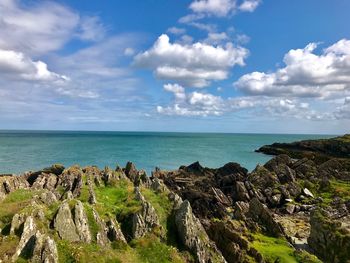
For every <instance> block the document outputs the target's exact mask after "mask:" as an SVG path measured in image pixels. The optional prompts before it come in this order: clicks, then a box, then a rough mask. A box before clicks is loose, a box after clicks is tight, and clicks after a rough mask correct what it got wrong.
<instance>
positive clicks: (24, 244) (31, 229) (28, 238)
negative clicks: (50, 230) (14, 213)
mask: <svg viewBox="0 0 350 263" xmlns="http://www.w3.org/2000/svg"><path fill="white" fill-rule="evenodd" d="M36 231H37V228H36V224H35V222H34V219H33V217H31V216H28V217H27V218H26V221H25V223H24V226H23V232H22V235H21V239H20V241H19V244H18V246H17V248H16V252H15V254H14V255H13V256H12V261H13V262H15V261H16V260H17V259H18V257H19V256H20V255H22V254H25V255H28V256H29V257H30V256H32V254H33V250H34V247H35V236H34V235H35V233H36Z"/></svg>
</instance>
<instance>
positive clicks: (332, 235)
mask: <svg viewBox="0 0 350 263" xmlns="http://www.w3.org/2000/svg"><path fill="white" fill-rule="evenodd" d="M310 224H311V232H310V236H309V238H308V243H309V246H310V247H311V248H312V249H313V251H314V252H315V254H316V255H318V256H319V257H320V258H321V259H323V260H324V261H325V262H327V263H333V262H334V263H335V262H337V263H342V262H343V263H345V262H348V261H349V260H350V218H343V219H342V220H332V219H330V218H328V216H327V214H326V213H325V212H322V211H319V210H317V211H314V212H313V213H312V215H311V221H310Z"/></svg>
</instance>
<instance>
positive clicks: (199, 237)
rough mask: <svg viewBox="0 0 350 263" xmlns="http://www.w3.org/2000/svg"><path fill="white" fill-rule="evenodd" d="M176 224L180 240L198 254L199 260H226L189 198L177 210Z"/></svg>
mask: <svg viewBox="0 0 350 263" xmlns="http://www.w3.org/2000/svg"><path fill="white" fill-rule="evenodd" d="M175 224H176V229H177V232H178V235H179V238H180V240H181V241H182V243H183V244H184V245H185V246H186V247H187V248H188V249H189V250H190V251H192V253H193V254H194V255H195V256H196V260H197V262H199V263H209V262H226V261H225V259H224V258H223V256H222V255H221V253H220V252H218V251H217V250H216V248H215V247H213V245H212V244H211V242H210V240H209V237H208V235H207V233H206V232H205V230H204V228H203V226H202V224H201V222H200V221H199V219H197V218H196V217H195V216H194V215H193V213H192V208H191V205H190V203H189V202H188V201H187V200H185V201H184V202H183V203H182V204H181V205H180V207H179V209H178V210H176V212H175ZM214 259H215V260H216V261H214Z"/></svg>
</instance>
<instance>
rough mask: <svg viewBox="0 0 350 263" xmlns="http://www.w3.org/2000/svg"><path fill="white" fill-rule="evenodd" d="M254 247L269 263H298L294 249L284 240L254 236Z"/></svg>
mask: <svg viewBox="0 0 350 263" xmlns="http://www.w3.org/2000/svg"><path fill="white" fill-rule="evenodd" d="M253 237H254V241H253V242H252V244H251V245H252V246H253V247H254V248H255V249H256V250H257V251H259V252H260V253H261V254H262V256H263V257H264V259H265V261H267V262H280V263H298V262H300V263H301V261H298V260H297V258H296V257H295V255H294V249H293V248H292V247H290V246H289V244H288V242H287V241H286V240H284V239H282V238H275V237H269V236H265V235H263V234H254V235H253Z"/></svg>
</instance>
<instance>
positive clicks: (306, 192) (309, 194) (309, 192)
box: [303, 188, 314, 198]
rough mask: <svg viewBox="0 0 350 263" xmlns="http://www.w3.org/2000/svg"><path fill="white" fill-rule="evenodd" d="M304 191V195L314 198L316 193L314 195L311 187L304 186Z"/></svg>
mask: <svg viewBox="0 0 350 263" xmlns="http://www.w3.org/2000/svg"><path fill="white" fill-rule="evenodd" d="M303 193H304V195H305V196H307V197H311V198H314V195H313V194H312V193H311V191H310V190H309V189H307V188H304V189H303Z"/></svg>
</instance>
